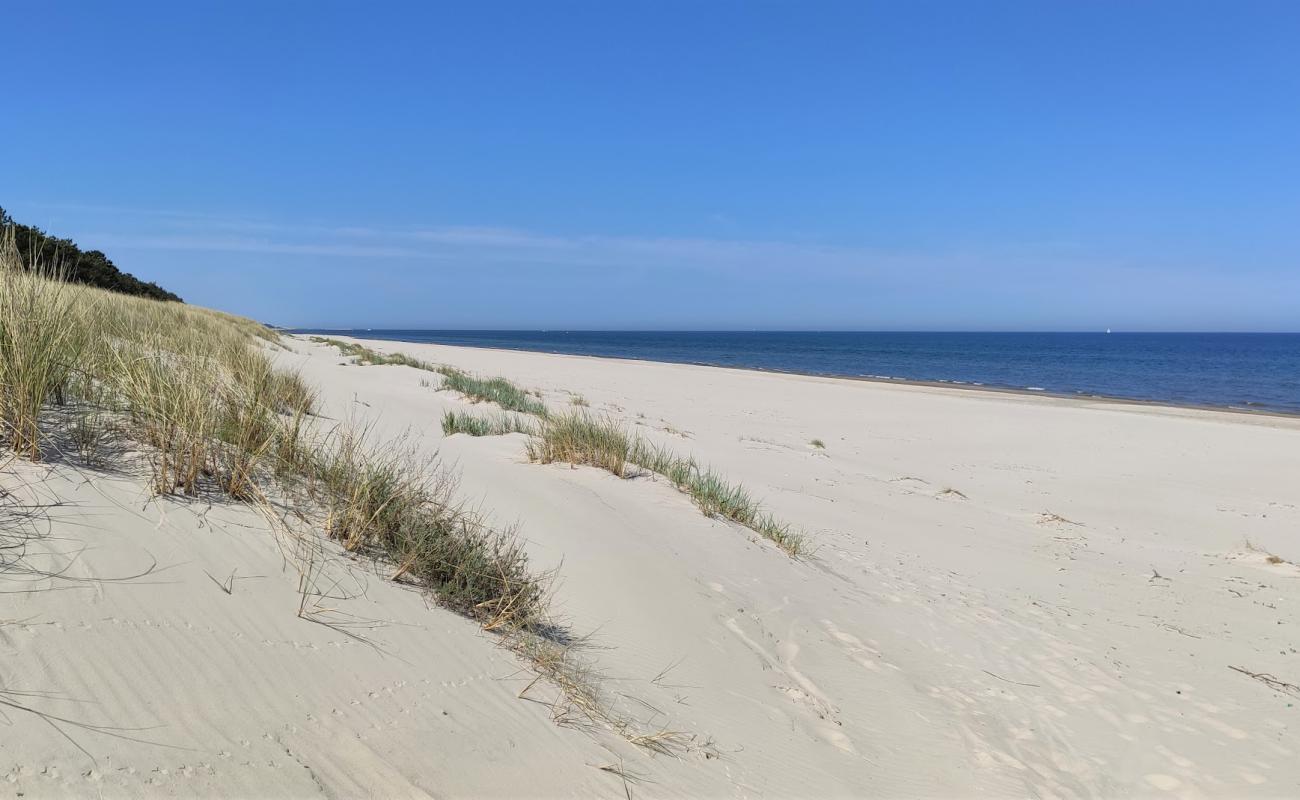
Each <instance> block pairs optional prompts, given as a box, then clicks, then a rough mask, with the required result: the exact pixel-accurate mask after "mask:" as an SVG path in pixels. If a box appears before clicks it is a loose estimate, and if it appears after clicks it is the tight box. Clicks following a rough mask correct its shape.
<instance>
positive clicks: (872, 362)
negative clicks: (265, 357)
mask: <svg viewBox="0 0 1300 800" xmlns="http://www.w3.org/2000/svg"><path fill="white" fill-rule="evenodd" d="M295 332H297V333H315V334H322V335H325V334H331V333H333V334H344V335H350V336H356V337H361V338H369V339H384V340H390V341H399V342H424V343H437V344H449V345H459V346H463V347H491V348H504V349H508V350H529V351H535V352H540V353H569V354H573V355H584V356H601V357H606V358H632V359H643V360H647V361H665V362H671V363H679V364H705V365H712V366H720V367H737V368H744V369H756V370H769V371H776V372H794V373H803V374H809V375H828V376H840V377H849V378H870V379H875V380H900V381H902V380H906V381H928V382H935V383H950V384H956V385H965V386H984V387H993V388H999V389H1014V390H1020V391H1029V392H1042V393H1049V394H1056V395H1067V396H1088V397H1102V398H1117V399H1125V400H1138V401H1146V402H1154V403H1166V404H1174V405H1191V406H1211V407H1221V408H1235V409H1243V410H1254V411H1270V412H1279V413H1288V414H1300V333H1122V332H1115V333H1104V332H1102V333H918V332H906V333H904V332H897V333H891V332H813V331H800V332H778V331H562V330H548V331H525V330H509V331H505V330H502V331H488V330H473V331H470V330H378V329H375V330H371V329H366V330H321V329H311V330H307V329H304V330H300V331H295Z"/></svg>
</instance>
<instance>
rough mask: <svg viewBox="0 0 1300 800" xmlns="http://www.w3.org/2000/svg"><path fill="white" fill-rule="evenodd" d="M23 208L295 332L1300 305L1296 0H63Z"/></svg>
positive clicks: (30, 129) (51, 40)
mask: <svg viewBox="0 0 1300 800" xmlns="http://www.w3.org/2000/svg"><path fill="white" fill-rule="evenodd" d="M5 27H6V29H7V33H6V37H5V48H4V50H3V52H2V53H0V60H2V63H3V66H4V71H5V75H6V77H7V79H8V80H7V83H8V87H9V94H10V98H11V99H10V101H9V102H8V103H6V110H5V112H4V113H3V114H2V115H0V145H2V146H3V148H4V152H5V154H6V157H5V169H4V172H3V179H2V180H0V205H3V206H4V207H6V208H7V209H9V211H10V212H11V213H13V214H14V216H15V217H17V218H18V219H19V220H21V221H24V222H29V223H33V224H37V225H40V226H42V227H45V228H47V229H48V230H50V231H52V232H55V233H58V234H60V235H66V236H71V237H72V238H74V239H76V240H77V241H78V243H79V244H81V245H82V246H84V247H88V248H99V249H102V250H104V251H105V252H107V253H108V254H109V256H110V257H111V258H113V259H114V261H115V262H116V263H117V264H118V265H119V266H121V267H122V268H123V269H126V270H128V271H130V272H133V273H135V274H136V275H138V276H140V277H143V278H145V279H150V280H156V281H157V282H159V283H160V284H162V285H163V286H166V287H168V288H170V289H173V290H174V291H176V292H178V293H180V294H181V295H183V296H184V297H185V298H186V299H187V300H189V301H191V302H195V303H200V304H203V305H209V306H214V307H219V308H223V309H227V310H230V311H234V312H238V313H242V314H247V315H250V316H253V317H256V318H258V319H262V320H265V321H269V322H274V323H279V324H284V325H291V326H340V327H349V326H358V327H443V328H462V327H479V328H493V327H513V328H532V327H547V328H556V327H566V328H690V329H708V328H811V329H832V328H839V329H864V330H881V329H928V330H939V329H960V330H1022V329H1034V330H1077V329H1083V330H1092V329H1100V328H1105V327H1112V328H1116V329H1126V330H1161V329H1164V330H1300V146H1297V143H1298V142H1300V47H1298V46H1297V45H1296V42H1297V41H1300V4H1298V3H1294V2H1277V3H1252V2H1227V1H1226V0H1225V2H1220V3H1201V2H1188V1H1187V0H1181V1H1180V2H1146V1H1144V2H1132V1H1131V0H1129V1H1126V2H1114V3H1112V2H1082V0H1081V1H1080V2H1076V3H1065V2H1051V0H1037V1H1036V2H1024V3H1009V2H950V3H939V2H902V1H901V0H900V1H899V2H888V3H871V2H853V3H843V4H840V3H802V2H789V3H765V2H754V3H724V2H717V3H709V2H684V3H672V2H655V3H649V2H647V3H629V2H591V3H571V2H558V3H522V2H520V3H454V4H453V3H448V4H434V3H411V4H401V3H386V4H379V3H373V4H372V3H367V4H362V3H352V4H348V3H339V2H318V3H307V2H283V3H270V2H261V3H249V4H246V5H242V6H240V5H238V4H235V3H191V2H185V3H175V2H169V3H158V4H148V3H134V4H130V5H129V7H128V6H127V5H126V4H106V3H98V2H95V3H89V2H88V3H83V4H76V3H53V2H52V3H38V2H27V3H21V4H19V5H17V7H13V6H10V7H7V8H6V11H5Z"/></svg>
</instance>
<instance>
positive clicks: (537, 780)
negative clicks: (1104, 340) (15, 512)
mask: <svg viewBox="0 0 1300 800" xmlns="http://www.w3.org/2000/svg"><path fill="white" fill-rule="evenodd" d="M368 344H370V345H371V346H373V347H375V348H376V349H380V350H389V351H392V350H400V351H402V352H407V353H410V354H412V355H417V356H420V357H422V358H426V359H428V360H432V361H437V362H444V363H450V364H454V365H456V366H459V367H462V368H464V369H467V370H471V371H476V372H482V373H485V374H496V375H503V376H506V377H509V378H511V379H512V380H515V381H517V382H519V383H522V384H524V385H526V386H529V387H536V388H538V389H540V390H542V392H543V394H544V395H545V397H546V399H547V401H548V402H549V403H550V404H551V405H552V407H554V408H564V407H566V406H567V405H568V403H569V394H568V392H570V391H571V392H579V393H581V394H582V395H583V396H584V397H585V398H586V399H587V401H588V402H589V403H590V405H591V410H592V411H593V412H595V413H601V414H609V415H611V416H614V417H617V418H620V419H622V420H624V421H625V422H626V423H627V424H628V425H629V426H632V427H634V428H635V429H636V430H638V431H639V432H641V433H642V434H643V435H645V436H646V437H648V438H651V439H653V440H655V441H657V442H660V443H664V444H671V445H672V446H673V447H674V448H675V449H677V450H679V451H680V452H681V453H683V454H693V455H695V456H696V457H697V458H698V459H700V460H701V461H703V462H707V463H709V464H711V465H713V466H715V467H717V468H718V469H719V470H720V471H722V472H724V473H726V474H728V475H729V476H730V477H732V478H733V479H736V480H739V481H741V482H743V483H744V484H746V485H747V486H748V487H749V488H750V489H751V490H753V491H754V492H755V493H756V494H757V495H758V496H760V497H762V498H763V499H764V501H765V502H766V504H767V505H768V506H769V507H770V508H771V509H772V510H774V511H775V512H777V513H778V514H780V515H781V516H783V517H785V518H787V519H789V520H792V521H795V522H797V523H799V524H800V525H801V526H803V527H804V528H805V529H806V530H807V531H808V532H809V533H810V534H811V535H812V536H813V537H814V538H815V540H816V542H817V544H818V545H819V546H820V547H819V550H818V551H817V553H816V555H815V557H813V558H810V559H807V560H805V561H801V562H796V561H792V560H790V559H789V558H787V557H786V556H785V555H784V554H782V553H781V552H780V551H779V550H777V549H775V548H774V547H772V546H771V545H770V544H768V543H766V542H762V541H755V538H754V537H753V535H752V534H751V533H750V532H749V531H747V530H746V529H744V528H739V527H737V526H734V525H731V524H726V523H722V522H718V521H714V520H710V519H706V518H705V517H703V516H702V515H701V514H700V513H699V512H698V511H696V510H695V509H694V507H693V506H692V505H691V504H690V502H689V500H688V499H687V498H686V497H684V496H683V495H681V494H678V493H677V492H676V491H674V490H673V489H671V488H670V487H668V486H666V485H664V483H663V482H662V481H656V480H652V479H650V478H637V479H632V480H619V479H617V478H615V477H614V476H612V475H609V474H606V473H602V472H598V471H596V470H594V469H588V468H582V469H571V468H568V467H564V466H559V465H551V466H538V465H534V464H529V463H527V462H526V460H525V458H524V455H523V437H522V436H520V435H517V434H516V435H511V436H505V437H495V438H483V439H472V438H469V437H465V436H452V437H448V438H444V437H443V436H442V434H441V431H440V427H439V421H440V417H441V414H442V412H443V410H445V409H449V408H456V409H465V408H467V407H468V406H469V404H468V403H467V402H466V401H464V400H463V399H461V398H459V397H457V396H455V395H453V394H451V393H449V392H440V391H437V388H438V383H439V378H438V376H437V375H431V374H429V373H424V372H420V371H417V370H414V369H410V368H406V367H388V366H384V367H359V366H348V365H344V364H343V363H342V362H345V361H346V360H345V359H342V358H340V357H339V356H338V355H337V353H336V352H335V351H333V350H332V349H330V348H327V347H322V346H319V345H314V344H311V343H309V342H306V341H305V340H299V341H297V342H295V343H294V344H293V347H294V348H295V350H297V351H298V352H296V353H283V354H281V355H280V356H279V357H280V359H281V360H282V361H283V362H284V363H287V364H293V365H297V366H300V367H301V368H302V370H303V371H304V373H305V375H306V377H308V379H309V380H311V381H312V382H314V383H316V384H318V385H320V386H321V387H322V399H323V405H324V406H325V411H326V413H327V414H328V415H330V416H332V417H334V418H336V419H348V418H351V419H356V420H366V421H370V422H373V423H374V424H375V425H376V427H377V431H378V432H380V433H382V434H384V435H388V436H399V435H402V434H407V435H409V436H410V437H411V438H412V439H413V440H414V441H417V442H418V443H419V446H420V447H422V448H425V449H426V450H427V451H428V452H431V453H432V452H435V451H436V452H439V453H440V454H441V456H442V458H443V459H444V460H445V461H448V462H454V463H455V464H456V465H457V467H458V469H459V470H460V472H461V474H462V485H461V491H462V494H463V495H464V496H465V497H467V498H468V499H469V500H470V501H471V502H473V503H476V504H478V505H480V506H481V507H482V508H483V509H484V510H485V511H487V512H489V513H490V514H491V515H492V516H493V518H494V519H495V520H496V521H497V522H499V523H501V524H509V523H512V522H518V523H519V524H520V526H521V532H522V534H523V536H524V537H525V538H526V539H527V541H528V546H529V549H530V552H531V553H532V554H533V557H534V560H535V562H536V563H537V564H538V565H539V566H541V567H543V568H545V567H553V566H555V567H559V570H560V573H559V574H560V579H559V582H558V584H557V586H556V588H555V600H554V607H555V610H556V612H557V613H558V614H559V615H560V617H561V618H562V620H563V621H564V622H565V624H566V625H567V626H568V628H569V629H570V630H571V631H573V632H574V633H575V634H579V635H583V634H590V635H591V638H590V642H591V647H590V649H589V650H588V651H587V653H588V656H589V657H590V658H591V659H592V662H593V664H594V665H595V666H597V667H598V668H599V669H600V671H601V672H602V673H603V674H604V676H605V679H604V683H603V685H604V686H605V687H606V690H607V692H608V695H609V697H610V698H611V701H612V702H615V703H617V704H618V705H619V708H620V709H621V710H622V711H624V712H625V713H627V714H629V715H632V716H635V717H636V718H637V719H638V720H640V721H641V722H642V723H643V724H644V725H645V726H646V727H647V728H648V729H662V730H668V731H673V732H676V733H680V734H681V737H682V738H681V741H682V742H683V743H684V747H683V750H682V752H681V753H680V755H679V756H677V757H668V756H662V755H660V756H655V755H652V754H650V753H648V752H646V751H645V750H644V749H639V748H636V747H633V746H632V745H630V744H628V743H626V742H624V741H622V740H621V739H619V738H618V737H616V736H614V735H613V734H611V733H609V732H602V731H591V730H580V729H575V728H572V727H564V726H557V725H556V724H555V723H554V722H553V721H552V720H551V713H550V710H549V708H547V707H546V706H545V705H544V704H543V703H541V702H531V701H530V700H529V699H527V698H526V699H519V698H518V697H517V696H516V695H517V694H518V693H519V691H520V690H521V689H523V688H524V686H525V685H526V684H527V682H528V676H527V675H526V674H520V672H519V669H520V666H519V663H518V662H517V661H516V660H515V659H514V657H513V656H511V655H510V654H509V653H506V652H504V651H502V650H501V649H499V648H497V647H496V646H495V645H494V643H493V640H492V638H491V636H490V635H486V634H483V633H480V632H479V631H477V630H476V629H475V627H474V626H473V625H472V624H470V623H468V622H466V621H464V620H462V619H460V618H458V617H456V616H454V615H452V614H449V613H447V612H445V611H442V610H439V609H436V608H429V607H428V606H427V604H426V602H425V601H424V600H423V598H421V597H420V596H419V595H418V594H417V593H414V592H411V591H408V590H404V589H401V588H400V587H396V586H394V585H392V584H389V583H386V582H384V581H383V580H382V578H381V576H378V575H376V574H375V570H374V569H373V568H372V567H371V566H370V565H368V564H365V563H363V562H354V561H350V560H348V559H346V558H343V557H341V556H337V555H336V556H335V557H333V558H331V559H330V561H329V563H328V564H326V565H323V569H324V570H325V571H326V572H327V574H329V575H331V576H333V577H332V578H331V579H330V581H329V582H328V584H329V585H331V586H334V585H337V587H339V588H338V589H337V591H335V592H333V594H334V595H337V596H339V597H346V598H347V599H332V600H330V601H328V602H326V601H321V602H322V605H323V606H324V607H327V608H329V609H331V610H330V611H329V612H327V613H325V616H326V618H327V619H326V620H323V621H330V622H332V623H338V624H343V625H346V626H347V627H346V628H339V627H335V628H331V627H326V626H325V625H322V624H317V623H316V622H312V621H307V620H303V619H300V618H299V617H298V616H297V610H298V607H299V602H300V598H299V595H298V590H297V587H298V577H297V573H296V572H295V571H294V570H293V569H292V568H290V567H288V566H286V562H285V560H284V558H283V555H282V552H281V549H280V548H281V547H282V546H283V543H282V542H279V541H278V540H277V537H276V536H274V535H272V534H271V533H268V532H267V526H266V523H265V520H263V519H261V518H260V517H259V516H258V515H257V514H255V513H253V512H252V511H249V510H247V509H241V508H230V507H227V506H218V507H215V508H211V509H209V508H208V507H207V506H203V505H201V504H196V503H194V502H173V501H155V502H152V503H146V500H147V497H146V493H145V492H144V489H143V487H142V486H141V485H140V483H139V481H138V480H137V479H136V478H133V477H131V476H129V475H124V476H107V475H90V476H84V475H79V474H77V472H76V471H74V470H73V469H72V468H70V467H68V466H55V467H52V468H46V467H41V468H39V470H38V469H37V468H29V467H22V468H21V469H20V470H19V474H11V475H6V476H5V477H4V480H5V481H6V482H7V483H8V484H10V485H13V484H14V483H16V482H17V481H18V480H19V479H23V480H25V481H26V482H28V483H32V480H33V478H34V477H36V473H37V472H40V473H42V477H44V478H45V480H44V481H42V482H41V483H39V484H33V485H35V486H36V487H37V488H39V491H41V492H43V493H44V494H45V495H46V496H50V497H57V498H59V499H60V500H62V501H64V502H65V505H63V506H61V507H58V508H51V509H47V510H46V512H45V513H46V515H47V516H48V518H49V520H50V521H49V524H45V525H44V526H43V527H42V530H45V531H48V532H51V533H54V534H56V535H57V537H59V538H58V539H54V540H48V539H47V540H45V541H41V542H38V543H34V545H33V547H34V548H35V549H36V550H38V551H54V552H68V551H72V550H79V549H81V548H85V550H84V552H81V553H80V555H79V556H78V557H77V558H76V560H75V562H74V563H73V564H72V566H71V567H70V568H69V571H70V574H75V575H76V576H77V577H81V578H86V577H90V578H94V577H99V578H114V577H121V576H125V575H131V574H134V573H136V572H139V571H141V570H142V569H144V568H147V567H148V566H149V565H150V563H152V562H153V561H156V562H157V564H158V567H157V569H155V570H154V571H153V572H152V573H150V574H148V575H146V576H144V577H141V578H138V579H134V580H125V581H120V582H116V581H103V582H97V581H94V580H89V581H87V580H79V581H61V580H55V581H49V580H37V581H36V582H34V583H32V584H28V585H27V586H26V587H25V588H40V589H42V590H43V591H36V592H29V593H25V594H6V595H0V621H3V622H4V623H5V624H0V648H2V649H0V653H3V659H2V660H0V664H3V671H0V678H2V679H3V687H4V688H5V689H8V690H15V689H17V690H24V691H32V692H56V693H58V696H57V697H40V698H29V700H30V702H31V704H32V705H39V706H40V708H42V709H43V710H47V711H49V712H50V713H57V714H60V715H61V716H64V717H66V718H68V719H74V720H77V721H86V722H90V723H95V724H108V725H114V726H119V727H122V728H140V729H142V730H135V731H129V732H120V731H119V733H123V735H126V736H130V737H132V738H131V739H130V740H128V739H122V738H114V737H112V736H109V735H107V734H104V733H97V732H92V731H86V730H84V729H76V728H69V727H68V726H67V725H63V726H62V727H63V728H64V730H65V731H66V732H68V733H69V734H70V735H71V736H72V737H73V738H74V739H75V740H76V742H77V744H79V745H80V746H82V747H84V748H85V749H86V750H87V751H88V752H89V753H90V754H92V755H93V756H94V757H95V761H94V762H92V761H91V760H90V758H88V757H87V756H86V754H84V753H82V752H79V751H78V749H77V748H76V747H74V746H73V745H72V744H71V743H69V742H68V740H67V739H65V738H64V737H63V736H62V735H61V734H60V733H59V732H58V731H57V730H55V729H54V728H53V727H51V726H50V725H47V724H46V723H44V722H42V721H41V720H40V719H39V718H37V717H35V716H33V715H31V714H26V713H23V712H16V711H12V710H11V711H9V712H8V717H9V721H10V723H11V727H9V728H5V729H0V730H2V731H3V736H0V776H3V777H4V778H5V779H6V780H7V781H9V783H8V784H6V783H2V782H0V788H3V787H5V786H11V788H12V790H13V791H24V792H26V793H27V795H28V796H44V795H47V794H64V795H72V796H80V795H85V794H94V793H95V792H101V793H103V794H105V795H140V794H144V795H171V796H180V795H190V794H195V793H201V794H231V795H259V796H271V795H275V796H283V795H298V796H320V795H323V796H363V795H371V796H421V795H431V796H440V797H441V796H461V797H464V796H485V795H496V796H520V795H535V796H611V795H613V796H624V794H625V791H626V790H628V789H630V791H631V792H632V794H633V796H634V797H653V796H717V797H724V796H726V797H763V796H766V797H785V796H891V797H892V796H955V795H960V796H965V795H981V796H1007V797H1023V796H1066V797H1072V796H1110V797H1116V796H1135V795H1150V796H1178V797H1184V796H1186V797H1197V796H1260V797H1266V796H1288V795H1290V796H1294V795H1296V794H1297V793H1300V758H1297V755H1296V751H1297V744H1296V740H1295V732H1294V727H1295V724H1296V722H1297V720H1298V719H1300V718H1298V717H1297V715H1298V714H1300V708H1298V707H1300V697H1292V696H1289V695H1287V694H1286V693H1284V692H1280V691H1277V690H1275V689H1272V688H1270V687H1268V686H1266V685H1264V684H1263V683H1262V682H1260V681H1257V680H1254V679H1252V678H1250V677H1248V676H1246V675H1244V674H1242V673H1240V672H1236V671H1234V670H1232V669H1230V667H1231V666H1240V667H1242V668H1244V669H1247V670H1249V671H1251V672H1257V673H1271V674H1273V675H1275V676H1277V677H1278V678H1280V679H1282V680H1286V681H1289V682H1291V683H1300V654H1298V653H1297V652H1296V648H1297V647H1300V642H1298V641H1297V638H1298V637H1297V635H1296V625H1297V622H1298V620H1297V608H1300V569H1297V568H1296V567H1295V566H1294V565H1293V564H1291V563H1287V562H1291V561H1300V483H1298V482H1297V480H1296V479H1297V476H1300V422H1297V421H1295V420H1288V419H1281V418H1270V417H1255V416H1246V415H1236V414H1228V413H1217V412H1202V411H1189V410H1177V409H1159V408H1148V407H1136V406H1125V405H1121V404H1113V403H1085V402H1076V401H1061V400H1054V399H1050V398H1035V397H1026V396H1019V395H1009V394H997V393H991V392H974V391H963V390H956V389H952V390H949V389H931V388H919V387H906V386H895V385H887V384H874V383H863V382H853V381H838V380H828V379H818V378H808V377H799V376H788V375H772V374H759V373H751V372H742V371H730V370H720V369H711V368H702V367H690V366H681V365H664V364H647V363H641V362H629V361H613V360H601V359H588V358H581V357H570V356H556V355H544V354H528V353H515V352H506V351H488V350H476V349H468V348H453V347H439V346H432V345H411V344H396V343H382V342H370V343H368ZM422 383H428V384H429V385H427V386H426V385H422ZM813 438H818V439H821V440H823V441H824V442H825V444H826V447H825V449H819V448H815V447H812V446H811V445H809V441H810V440H811V439H813ZM46 473H48V474H46ZM87 478H89V480H87ZM18 494H21V492H20V493H18ZM15 496H18V495H15ZM1248 542H1249V543H1250V547H1248V546H1247V543H1248ZM1252 548H1253V549H1252ZM1268 553H1273V554H1276V555H1277V556H1279V557H1281V558H1282V559H1284V560H1285V561H1284V562H1283V563H1279V564H1272V563H1269V562H1268V560H1267V554H1268ZM64 558H66V557H64ZM232 569H237V570H238V572H237V573H236V577H237V578H238V577H239V576H246V578H247V579H237V580H236V581H235V582H234V584H233V585H234V589H233V591H232V593H231V594H229V595H227V594H226V593H225V592H224V591H223V590H222V589H221V588H220V587H219V586H218V585H217V582H218V581H214V580H213V579H211V578H209V577H208V574H206V573H211V574H212V575H214V576H216V577H217V578H218V579H219V580H224V579H225V578H226V576H228V575H229V573H230V571H231V570H232ZM5 588H6V590H8V586H6V587H5ZM15 588H18V587H15ZM47 589H48V590H47ZM349 633H351V634H354V635H355V636H349V635H348V634H349ZM357 636H359V637H360V638H356V637H357ZM545 696H546V693H545V691H539V693H538V694H537V696H536V697H537V699H544V698H545ZM74 701H91V702H88V703H87V702H74ZM136 739H138V740H141V741H135V740H136ZM607 765H621V767H622V769H624V770H625V771H626V772H627V773H628V775H629V776H630V778H631V780H632V782H631V783H630V784H629V785H628V786H625V785H624V783H623V779H622V778H621V777H619V776H618V775H616V774H614V773H612V772H609V771H605V770H602V769H600V767H601V766H607Z"/></svg>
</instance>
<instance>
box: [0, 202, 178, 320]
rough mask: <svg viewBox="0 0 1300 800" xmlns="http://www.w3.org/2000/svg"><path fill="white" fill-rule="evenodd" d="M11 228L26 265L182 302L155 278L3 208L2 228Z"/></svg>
mask: <svg viewBox="0 0 1300 800" xmlns="http://www.w3.org/2000/svg"><path fill="white" fill-rule="evenodd" d="M9 228H12V229H13V232H14V241H15V243H16V244H17V245H18V252H19V253H20V254H21V255H22V261H23V263H24V264H27V265H29V266H30V265H32V264H45V265H50V266H53V267H54V268H56V269H57V270H58V271H59V272H60V273H61V274H62V275H63V277H64V279H65V280H69V281H72V282H74V283H84V284H86V285H88V286H98V287H99V288H101V289H107V290H109V291H110V292H120V293H122V294H133V295H138V296H140V297H149V298H152V299H154V300H169V301H173V302H177V303H180V302H183V301H182V300H181V299H180V297H178V296H177V295H175V294H173V293H172V292H169V291H167V290H166V289H164V288H162V287H161V286H159V285H158V284H156V283H154V282H152V281H142V280H140V279H139V278H137V277H135V276H134V275H132V274H131V273H129V272H123V271H122V270H120V269H118V268H117V267H116V266H115V265H114V264H113V262H112V261H110V260H109V258H108V256H106V255H104V254H103V253H102V252H100V251H99V250H82V249H81V248H80V247H77V244H76V242H74V241H72V240H71V239H60V238H58V237H57V236H51V235H49V234H48V233H46V232H45V231H43V230H41V229H40V228H37V227H34V226H32V225H22V224H20V223H18V222H15V221H14V218H13V217H11V216H9V213H8V212H7V211H5V210H4V209H3V208H0V229H9Z"/></svg>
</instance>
